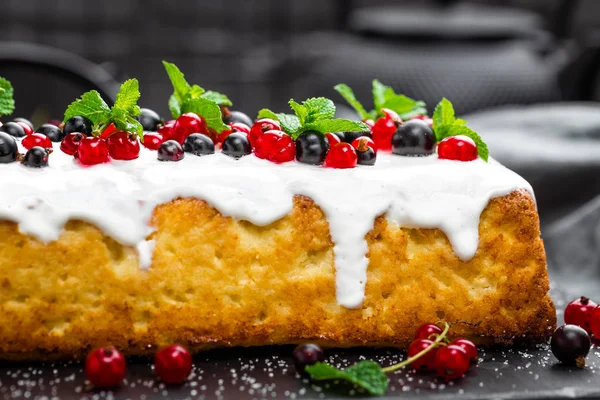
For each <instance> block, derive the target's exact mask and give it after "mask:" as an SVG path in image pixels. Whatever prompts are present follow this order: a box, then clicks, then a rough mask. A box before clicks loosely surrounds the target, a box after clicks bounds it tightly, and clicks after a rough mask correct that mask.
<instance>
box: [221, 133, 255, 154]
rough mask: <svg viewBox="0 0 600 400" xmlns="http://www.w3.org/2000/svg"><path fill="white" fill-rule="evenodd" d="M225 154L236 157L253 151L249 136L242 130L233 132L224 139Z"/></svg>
mask: <svg viewBox="0 0 600 400" xmlns="http://www.w3.org/2000/svg"><path fill="white" fill-rule="evenodd" d="M222 148H223V154H226V155H228V156H229V157H233V158H235V159H238V158H241V157H243V156H247V155H248V154H250V153H252V146H251V145H250V141H249V140H248V137H247V136H246V135H245V134H243V133H240V132H233V133H232V134H230V135H229V136H227V137H226V138H225V140H224V141H223V147H222Z"/></svg>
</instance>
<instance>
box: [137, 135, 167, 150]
mask: <svg viewBox="0 0 600 400" xmlns="http://www.w3.org/2000/svg"><path fill="white" fill-rule="evenodd" d="M163 141H164V139H163V137H162V135H161V134H159V133H145V134H144V142H143V143H142V144H143V145H144V147H145V148H147V149H150V150H158V146H160V144H161V143H162V142H163Z"/></svg>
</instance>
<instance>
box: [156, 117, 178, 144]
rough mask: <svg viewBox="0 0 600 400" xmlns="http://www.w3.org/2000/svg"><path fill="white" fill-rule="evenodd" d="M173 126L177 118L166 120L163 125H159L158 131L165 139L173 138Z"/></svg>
mask: <svg viewBox="0 0 600 400" xmlns="http://www.w3.org/2000/svg"><path fill="white" fill-rule="evenodd" d="M173 126H175V120H174V119H172V120H170V121H167V122H165V123H164V124H163V125H159V127H158V128H157V132H158V133H159V134H160V135H161V136H162V137H163V140H169V139H171V136H172V135H173Z"/></svg>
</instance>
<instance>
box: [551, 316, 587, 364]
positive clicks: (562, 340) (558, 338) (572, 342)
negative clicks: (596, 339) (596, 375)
mask: <svg viewBox="0 0 600 400" xmlns="http://www.w3.org/2000/svg"><path fill="white" fill-rule="evenodd" d="M550 347H551V349H552V354H554V356H555V357H556V358H558V360H559V361H560V362H562V363H563V364H566V365H576V366H577V367H579V368H583V367H585V357H586V356H587V355H588V353H589V351H590V347H591V341H590V336H589V335H588V333H587V332H586V331H585V329H583V328H581V327H579V326H577V325H563V326H561V327H560V328H558V329H557V330H556V331H554V334H553V335H552V339H551V340H550Z"/></svg>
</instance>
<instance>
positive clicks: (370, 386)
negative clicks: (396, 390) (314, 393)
mask: <svg viewBox="0 0 600 400" xmlns="http://www.w3.org/2000/svg"><path fill="white" fill-rule="evenodd" d="M306 372H307V373H308V374H309V375H310V376H311V377H312V378H313V379H315V380H318V381H322V380H344V381H347V382H350V383H353V384H355V385H357V386H359V387H361V388H363V389H365V390H366V391H367V392H369V393H370V394H372V395H374V396H383V395H384V394H385V392H386V390H387V387H388V379H387V376H386V375H385V373H383V371H382V370H381V366H380V365H379V364H377V363H376V362H374V361H361V362H359V363H356V364H354V365H353V366H351V367H349V368H347V369H345V370H340V369H337V368H335V367H334V366H331V365H329V364H326V363H322V362H318V363H316V364H314V365H310V366H308V367H306Z"/></svg>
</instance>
